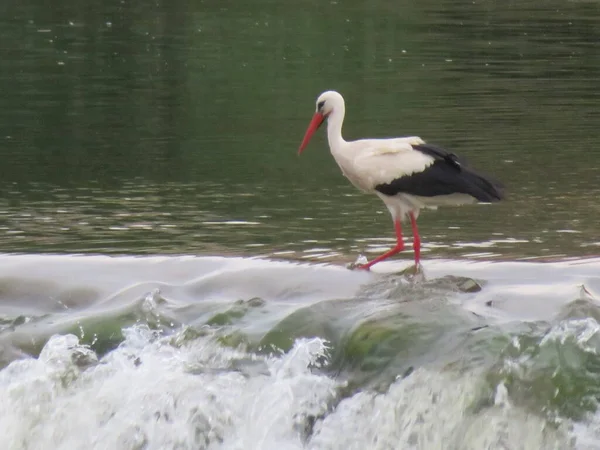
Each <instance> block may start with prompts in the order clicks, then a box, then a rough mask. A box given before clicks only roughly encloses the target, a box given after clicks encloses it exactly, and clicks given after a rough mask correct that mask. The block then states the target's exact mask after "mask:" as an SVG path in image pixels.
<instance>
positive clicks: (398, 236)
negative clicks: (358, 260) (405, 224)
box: [358, 220, 404, 270]
mask: <svg viewBox="0 0 600 450" xmlns="http://www.w3.org/2000/svg"><path fill="white" fill-rule="evenodd" d="M394 228H395V229H396V239H397V240H398V241H397V242H396V246H395V247H394V248H393V249H391V250H390V251H388V252H385V253H384V254H383V255H381V256H378V257H377V258H375V259H374V260H373V261H371V262H369V263H367V264H362V265H360V266H359V267H358V268H359V269H365V270H369V269H370V268H371V266H372V265H373V264H377V263H378V262H380V261H383V260H384V259H386V258H389V257H390V256H393V255H395V254H396V253H400V252H401V251H402V250H404V239H402V225H401V224H400V220H395V221H394Z"/></svg>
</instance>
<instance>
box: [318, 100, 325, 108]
mask: <svg viewBox="0 0 600 450" xmlns="http://www.w3.org/2000/svg"><path fill="white" fill-rule="evenodd" d="M324 104H325V101H322V102H319V103H317V108H319V109H323V105H324Z"/></svg>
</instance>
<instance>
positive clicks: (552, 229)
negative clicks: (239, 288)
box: [0, 0, 600, 262]
mask: <svg viewBox="0 0 600 450" xmlns="http://www.w3.org/2000/svg"><path fill="white" fill-rule="evenodd" d="M0 13H1V14H0V17H1V19H0V38H1V40H2V43H3V44H2V47H3V49H4V50H3V55H2V58H0V88H1V90H2V96H0V139H1V145H0V158H1V160H2V164H1V165H0V189H1V192H2V195H1V197H0V201H1V202H2V203H1V204H0V212H1V214H2V216H1V218H0V248H1V249H2V250H3V251H6V252H100V253H145V254H155V253H186V254H188V253H192V254H239V255H257V254H259V255H273V254H275V255H280V256H285V257H290V258H308V259H319V258H322V259H325V260H336V261H337V260H339V261H343V262H348V261H352V260H354V259H355V257H356V256H357V255H358V253H361V252H364V251H372V252H375V253H377V252H379V251H381V250H382V249H383V248H384V247H385V246H387V245H389V242H391V239H392V238H393V231H392V227H391V223H390V219H389V217H388V213H387V211H386V210H385V209H384V207H383V205H382V204H381V202H380V201H379V200H378V199H377V198H375V197H373V198H370V197H369V196H366V195H363V194H360V193H357V192H355V190H354V188H353V187H352V186H349V184H348V183H347V181H346V180H345V179H344V178H343V177H342V176H341V174H340V173H339V169H338V168H337V166H336V165H335V163H334V161H333V159H332V158H331V156H330V155H329V153H328V149H327V145H326V140H325V138H324V133H321V134H320V135H319V136H318V137H317V138H316V139H315V140H314V142H313V143H312V145H311V146H310V147H309V149H308V150H307V151H306V152H305V153H304V155H303V156H302V158H298V157H297V156H296V149H297V147H298V144H299V142H300V139H301V137H302V135H303V133H304V130H305V127H306V125H307V123H308V120H309V118H310V116H311V114H312V112H313V108H314V99H315V98H316V96H317V95H318V94H319V93H320V92H321V91H323V90H325V89H336V90H339V91H340V92H342V93H343V95H344V96H345V97H346V101H347V109H348V114H347V121H346V126H345V137H346V138H347V139H354V138H361V137H378V136H401V135H420V136H421V137H423V138H424V139H426V140H428V141H430V142H434V143H437V144H440V145H443V146H446V147H447V148H450V149H452V150H454V151H456V152H458V153H460V154H462V155H464V156H465V157H467V158H468V159H469V160H470V161H471V162H472V163H473V164H474V165H475V166H477V167H479V168H481V169H483V170H485V171H487V172H491V173H493V174H495V175H497V176H498V177H499V178H501V179H502V180H503V181H504V182H505V183H506V184H507V186H508V190H509V195H510V197H509V199H508V201H507V202H506V203H505V204H500V205H494V206H493V207H463V208H459V209H443V210H438V211H437V212H431V213H427V212H426V213H424V214H422V216H421V218H420V227H421V232H422V235H423V241H424V245H425V250H424V251H425V257H427V258H431V257H434V256H440V257H447V256H452V257H456V256H466V257H485V258H505V259H515V258H523V257H534V258H561V257H564V256H574V257H579V256H590V255H597V254H598V253H600V247H599V245H600V241H599V237H598V233H597V220H598V217H599V213H600V209H599V206H598V202H597V198H598V195H599V194H600V190H599V189H600V188H599V187H598V180H599V179H600V164H599V163H600V132H599V131H598V130H599V128H598V125H599V124H600V120H599V119H600V115H599V113H598V107H597V105H598V101H599V100H600V96H599V94H598V92H599V90H598V80H599V79H600V45H599V44H598V27H597V24H598V22H599V21H600V6H599V4H598V3H597V2H575V1H572V2H569V1H549V2H542V3H540V2H532V1H525V2H519V3H510V4H501V3H497V2H492V1H482V2H465V1H455V0H444V1H442V2H432V1H423V2H418V3H414V2H396V3H390V2H375V3H373V2H357V1H344V2H341V1H340V2H336V1H332V2H329V1H327V2H313V1H309V2H300V3H289V4H285V5H284V4H281V2H275V1H264V0H263V1H258V2H251V3H243V2H237V3H236V2H217V1H202V2H197V3H195V4H189V3H187V2H174V3H163V2H152V3H147V2H136V1H134V2H121V1H108V2H97V1H96V2H92V3H89V2H88V3H86V4H85V5H84V4H81V3H78V2H69V1H61V2H58V3H54V4H53V5H52V6H49V5H46V4H44V3H42V2H20V3H17V2H9V3H6V4H4V5H3V6H2V7H1V10H0ZM281 252H283V253H281ZM407 257H410V255H408V256H407Z"/></svg>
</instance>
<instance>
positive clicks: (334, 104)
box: [298, 91, 344, 154]
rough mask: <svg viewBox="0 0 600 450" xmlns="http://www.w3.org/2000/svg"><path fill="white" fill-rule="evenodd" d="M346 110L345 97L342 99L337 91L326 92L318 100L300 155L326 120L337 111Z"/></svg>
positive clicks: (301, 145)
mask: <svg viewBox="0 0 600 450" xmlns="http://www.w3.org/2000/svg"><path fill="white" fill-rule="evenodd" d="M341 109H344V97H342V96H341V95H340V94H339V93H338V92H336V91H325V92H323V93H322V94H321V95H319V98H317V109H316V111H315V114H314V116H313V118H312V120H311V121H310V124H309V125H308V128H307V129H306V133H305V134H304V139H302V144H300V148H299V149H298V154H300V153H302V151H303V150H304V148H305V147H306V146H307V145H308V142H309V141H310V138H311V137H312V135H313V134H314V133H315V131H317V130H318V129H319V127H320V126H321V125H322V124H323V122H324V121H325V119H326V118H327V117H329V115H330V114H332V113H334V111H336V110H341Z"/></svg>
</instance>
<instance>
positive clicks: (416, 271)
mask: <svg viewBox="0 0 600 450" xmlns="http://www.w3.org/2000/svg"><path fill="white" fill-rule="evenodd" d="M402 274H403V275H411V276H415V275H423V274H425V269H423V266H422V265H421V263H416V264H413V265H412V266H408V267H407V268H406V269H404V270H403V271H402Z"/></svg>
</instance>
